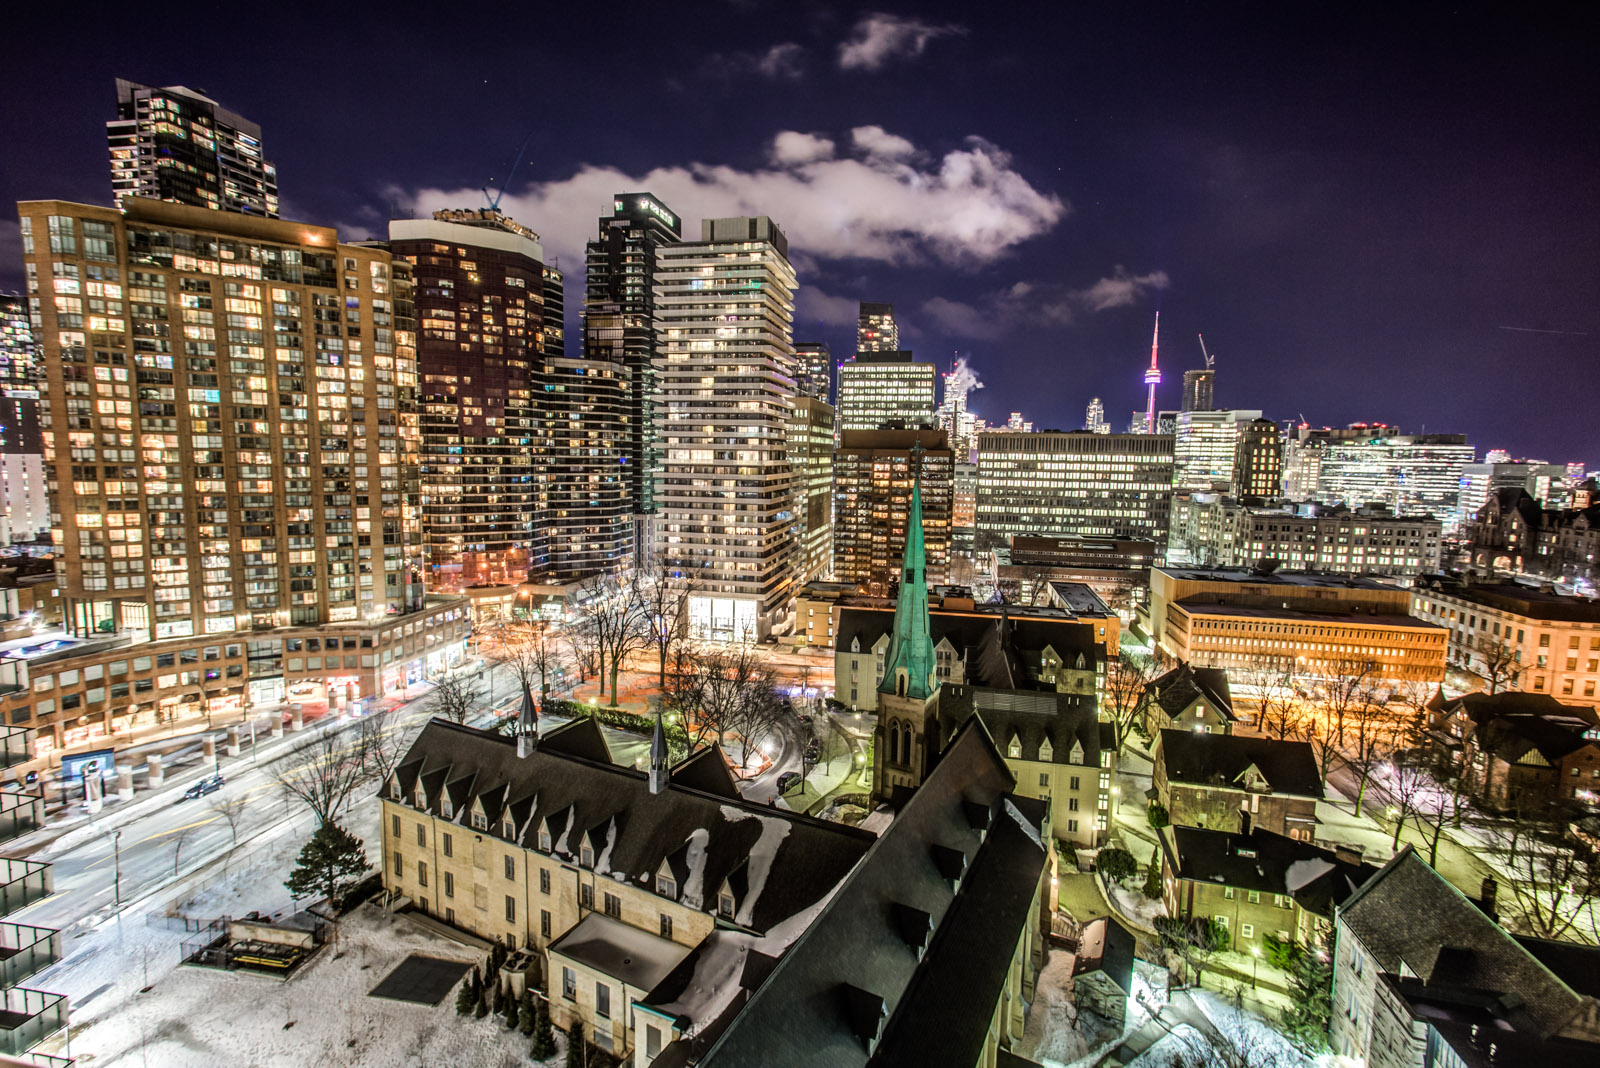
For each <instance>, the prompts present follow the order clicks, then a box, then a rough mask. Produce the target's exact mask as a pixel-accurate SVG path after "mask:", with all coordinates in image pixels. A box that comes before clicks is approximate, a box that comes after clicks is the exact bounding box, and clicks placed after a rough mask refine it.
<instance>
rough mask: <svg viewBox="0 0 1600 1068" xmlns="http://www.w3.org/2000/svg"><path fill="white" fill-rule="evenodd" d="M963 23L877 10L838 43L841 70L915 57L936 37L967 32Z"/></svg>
mask: <svg viewBox="0 0 1600 1068" xmlns="http://www.w3.org/2000/svg"><path fill="white" fill-rule="evenodd" d="M966 32H967V31H966V27H964V26H954V25H947V26H940V25H936V24H934V23H931V22H924V21H923V20H922V19H919V18H909V17H906V16H904V15H890V14H887V13H885V12H882V11H879V12H874V13H873V14H871V15H866V16H863V17H862V19H861V21H860V22H857V23H856V25H855V28H854V29H852V30H851V31H850V37H849V38H848V39H847V40H846V41H845V42H844V43H843V44H841V45H840V46H839V67H840V69H842V70H879V69H881V68H882V67H883V66H884V65H885V64H887V63H888V62H889V61H890V60H894V59H914V58H916V57H917V56H920V55H922V53H923V51H924V50H926V49H927V47H928V42H929V41H931V40H933V39H934V38H935V37H950V36H954V35H958V34H964V33H966Z"/></svg>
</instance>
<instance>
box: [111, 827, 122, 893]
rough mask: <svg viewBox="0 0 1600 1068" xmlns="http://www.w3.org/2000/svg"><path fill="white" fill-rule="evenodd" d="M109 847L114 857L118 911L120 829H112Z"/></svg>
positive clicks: (120, 879)
mask: <svg viewBox="0 0 1600 1068" xmlns="http://www.w3.org/2000/svg"><path fill="white" fill-rule="evenodd" d="M111 849H112V852H113V856H114V858H115V859H114V861H113V863H114V864H115V865H116V899H117V909H118V911H121V909H122V832H121V831H112V832H111Z"/></svg>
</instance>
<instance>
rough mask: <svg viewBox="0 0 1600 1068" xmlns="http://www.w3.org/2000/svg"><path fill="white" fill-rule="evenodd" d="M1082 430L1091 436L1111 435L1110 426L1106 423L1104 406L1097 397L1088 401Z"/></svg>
mask: <svg viewBox="0 0 1600 1068" xmlns="http://www.w3.org/2000/svg"><path fill="white" fill-rule="evenodd" d="M1083 428H1084V429H1085V430H1087V431H1088V432H1089V433H1091V434H1109V433H1111V424H1110V423H1108V422H1106V406H1105V405H1104V404H1103V403H1101V401H1100V398H1099V397H1094V398H1091V399H1090V401H1089V409H1088V411H1086V412H1085V413H1084V417H1083Z"/></svg>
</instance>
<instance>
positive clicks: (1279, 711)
mask: <svg viewBox="0 0 1600 1068" xmlns="http://www.w3.org/2000/svg"><path fill="white" fill-rule="evenodd" d="M1241 679H1242V681H1243V682H1245V683H1246V684H1247V685H1249V686H1251V687H1253V688H1254V689H1255V691H1256V726H1257V727H1258V728H1259V729H1260V731H1261V733H1262V734H1265V735H1267V736H1268V737H1271V738H1276V739H1278V741H1280V742H1281V741H1286V740H1288V739H1290V738H1296V737H1298V736H1299V735H1300V733H1301V731H1302V730H1303V729H1304V724H1305V718H1306V715H1305V711H1304V710H1303V709H1302V707H1301V705H1300V694H1299V693H1298V692H1297V691H1296V690H1295V687H1294V675H1293V673H1292V672H1291V670H1290V668H1289V666H1288V665H1287V664H1285V663H1284V662H1283V661H1282V660H1281V659H1279V658H1277V657H1263V658H1260V659H1258V660H1256V661H1255V662H1254V663H1252V664H1250V665H1249V666H1248V667H1246V668H1245V669H1244V671H1243V672H1242V675H1241Z"/></svg>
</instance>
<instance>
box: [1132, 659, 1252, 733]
mask: <svg viewBox="0 0 1600 1068" xmlns="http://www.w3.org/2000/svg"><path fill="white" fill-rule="evenodd" d="M1145 690H1146V691H1148V692H1149V693H1151V694H1153V695H1154V697H1155V702H1156V704H1158V705H1160V706H1161V707H1162V709H1163V710H1165V711H1166V713H1167V715H1169V716H1177V715H1178V714H1179V713H1180V712H1182V711H1183V710H1184V709H1186V708H1188V707H1189V706H1190V705H1191V704H1193V703H1194V701H1195V699H1196V698H1197V697H1204V698H1205V699H1206V701H1207V703H1209V704H1210V705H1211V707H1212V708H1215V709H1216V710H1217V711H1218V712H1219V713H1221V714H1222V716H1223V717H1224V718H1226V719H1229V720H1234V719H1237V718H1238V717H1237V716H1236V715H1234V711H1233V693H1232V691H1231V690H1230V689H1229V688H1228V673H1227V672H1226V671H1225V670H1223V669H1222V668H1205V667H1193V666H1192V665H1190V664H1188V663H1180V664H1179V665H1178V666H1177V667H1175V668H1173V669H1172V670H1171V671H1169V672H1167V673H1166V674H1165V675H1161V676H1158V677H1157V678H1154V679H1151V680H1150V681H1149V682H1148V683H1146V684H1145Z"/></svg>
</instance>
